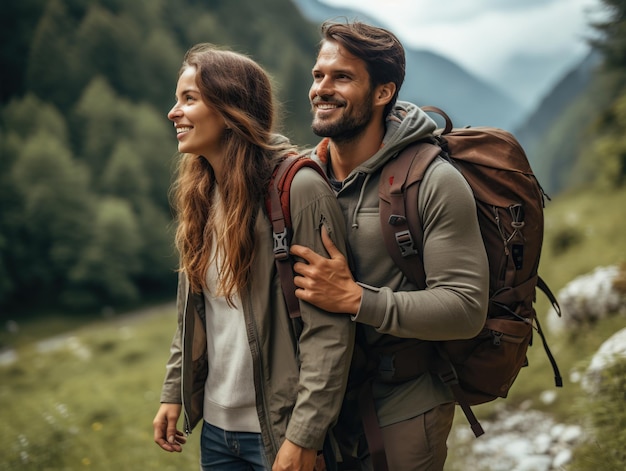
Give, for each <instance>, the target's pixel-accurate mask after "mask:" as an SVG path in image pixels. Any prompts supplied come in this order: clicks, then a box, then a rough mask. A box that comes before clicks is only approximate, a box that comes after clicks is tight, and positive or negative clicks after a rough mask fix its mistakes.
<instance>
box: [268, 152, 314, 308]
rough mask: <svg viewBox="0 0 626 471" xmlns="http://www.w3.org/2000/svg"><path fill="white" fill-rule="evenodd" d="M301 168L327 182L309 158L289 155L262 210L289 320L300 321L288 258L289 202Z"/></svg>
mask: <svg viewBox="0 0 626 471" xmlns="http://www.w3.org/2000/svg"><path fill="white" fill-rule="evenodd" d="M302 167H309V168H312V169H314V170H316V171H317V172H318V173H319V174H320V175H322V176H323V177H324V179H326V175H325V174H324V171H323V170H322V169H321V167H320V166H319V165H318V164H317V163H315V162H314V161H313V160H311V159H310V158H309V157H307V156H305V155H295V154H294V155H290V156H288V157H286V158H285V159H284V160H282V161H281V162H280V163H279V164H278V165H277V166H276V168H275V169H274V172H273V174H272V179H271V181H270V185H269V189H268V195H267V198H266V199H265V208H266V210H267V214H268V216H269V219H270V221H271V222H272V231H273V238H274V261H275V263H276V269H277V270H278V276H279V277H280V284H281V286H282V289H283V295H284V296H285V302H286V303H287V309H288V310H289V317H291V318H296V317H300V304H299V302H298V298H296V295H295V291H296V286H295V284H294V283H293V269H292V260H291V257H290V256H289V244H290V242H291V236H292V230H293V229H292V225H291V212H290V205H289V198H290V191H291V183H292V181H293V177H294V176H295V175H296V173H297V172H298V170H300V169H301V168H302Z"/></svg>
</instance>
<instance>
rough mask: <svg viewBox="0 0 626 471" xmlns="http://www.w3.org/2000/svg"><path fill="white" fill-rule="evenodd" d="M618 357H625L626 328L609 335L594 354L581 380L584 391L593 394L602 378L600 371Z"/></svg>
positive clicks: (613, 362)
mask: <svg viewBox="0 0 626 471" xmlns="http://www.w3.org/2000/svg"><path fill="white" fill-rule="evenodd" d="M619 359H626V328H624V329H622V330H620V331H618V332H617V333H615V334H613V335H612V336H611V337H609V338H608V339H607V340H606V341H605V342H604V343H603V344H602V345H601V346H600V348H599V349H598V351H597V352H596V353H595V354H594V356H593V358H592V359H591V363H590V364H589V367H588V368H587V371H586V372H585V375H584V376H583V378H582V381H581V385H582V387H583V388H584V389H585V391H587V392H588V393H590V394H593V393H594V392H595V391H596V390H597V387H598V385H599V384H600V381H601V380H602V371H604V370H605V369H606V368H608V367H609V366H611V365H613V364H615V362H616V361H618V360H619Z"/></svg>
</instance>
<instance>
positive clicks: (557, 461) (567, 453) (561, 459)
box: [552, 448, 573, 469]
mask: <svg viewBox="0 0 626 471" xmlns="http://www.w3.org/2000/svg"><path fill="white" fill-rule="evenodd" d="M572 456H573V453H572V450H570V449H569V448H565V449H563V450H561V451H559V452H558V453H557V455H556V456H555V457H554V460H553V461H552V467H553V468H555V469H561V467H563V466H565V465H566V464H567V463H569V462H570V461H572Z"/></svg>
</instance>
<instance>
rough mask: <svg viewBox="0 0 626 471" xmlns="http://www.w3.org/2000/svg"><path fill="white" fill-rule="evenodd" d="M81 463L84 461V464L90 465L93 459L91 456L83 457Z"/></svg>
mask: <svg viewBox="0 0 626 471" xmlns="http://www.w3.org/2000/svg"><path fill="white" fill-rule="evenodd" d="M81 463H83V466H89V465H91V460H90V459H89V458H83V459H82V460H81Z"/></svg>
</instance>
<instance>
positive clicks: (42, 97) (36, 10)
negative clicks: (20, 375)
mask: <svg viewBox="0 0 626 471" xmlns="http://www.w3.org/2000/svg"><path fill="white" fill-rule="evenodd" d="M278 23H279V24H278ZM278 26H279V27H278ZM317 40H318V36H317V29H316V27H315V26H314V25H312V24H310V23H307V22H306V21H305V20H304V19H303V18H302V17H301V16H300V15H299V13H298V11H297V10H296V8H295V7H294V6H293V5H292V4H291V3H290V2H289V1H284V0H267V1H263V2H254V1H249V2H229V1H225V0H224V1H221V0H208V1H198V0H178V1H176V2H170V1H165V0H133V1H132V2H127V1H122V0H48V1H46V0H21V1H19V2H18V1H11V2H7V3H6V4H5V5H3V13H2V17H1V19H0V41H2V48H1V51H0V63H1V65H2V67H1V68H2V79H1V89H0V152H1V154H0V155H1V159H0V208H1V210H0V307H1V308H3V309H2V310H10V311H15V310H24V309H27V310H29V311H30V310H35V311H39V312H42V311H45V310H47V309H55V308H59V309H71V310H76V311H84V312H93V310H96V309H97V310H100V309H101V308H104V307H107V306H108V307H123V306H132V305H135V304H138V303H142V302H145V301H146V300H153V299H159V298H160V297H162V293H167V296H168V297H171V296H173V294H174V291H175V274H174V269H175V267H176V254H175V251H174V248H173V245H172V228H171V227H170V225H171V218H172V214H171V212H170V207H169V203H168V188H169V185H170V183H171V178H172V174H173V171H174V164H175V162H174V158H175V151H176V141H175V138H174V132H173V130H172V127H171V124H170V122H169V121H168V120H167V118H166V113H167V111H168V110H169V108H170V106H171V104H172V103H173V94H174V89H175V86H176V75H177V73H178V69H179V67H180V63H181V61H182V57H183V54H184V52H185V51H186V50H187V49H188V48H189V47H190V46H191V45H193V44H195V43H197V42H214V43H219V44H221V45H228V46H229V47H231V48H233V49H235V50H237V51H240V52H243V53H246V54H249V55H251V56H252V57H253V58H254V59H255V60H257V61H258V62H260V63H261V64H262V65H263V66H264V67H265V68H266V69H267V70H268V71H269V73H270V74H271V75H272V77H273V79H274V81H275V94H276V95H277V98H278V100H279V102H280V103H281V115H280V118H281V121H282V122H286V121H287V120H288V121H289V122H290V127H289V129H288V130H286V129H283V128H281V129H282V130H283V132H285V133H287V134H288V135H289V136H290V137H291V138H292V139H293V140H294V141H295V142H298V143H306V142H311V137H310V136H309V105H308V100H307V98H306V96H307V95H306V91H307V89H308V86H309V73H310V72H309V71H310V67H311V63H312V59H313V57H314V51H315V46H316V42H317ZM279 84H280V86H279Z"/></svg>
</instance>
